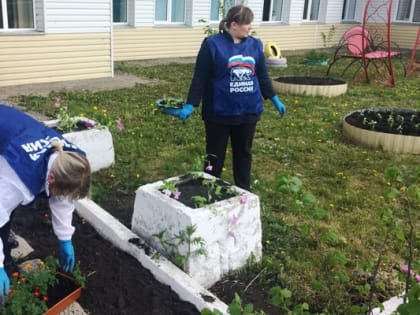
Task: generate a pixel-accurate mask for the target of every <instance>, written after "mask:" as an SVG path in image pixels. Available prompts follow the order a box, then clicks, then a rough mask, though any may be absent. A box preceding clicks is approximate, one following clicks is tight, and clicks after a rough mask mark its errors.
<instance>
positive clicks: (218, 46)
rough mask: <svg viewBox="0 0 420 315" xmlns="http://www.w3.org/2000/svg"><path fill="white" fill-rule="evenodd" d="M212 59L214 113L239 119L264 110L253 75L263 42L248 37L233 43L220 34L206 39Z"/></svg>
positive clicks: (254, 74)
mask: <svg viewBox="0 0 420 315" xmlns="http://www.w3.org/2000/svg"><path fill="white" fill-rule="evenodd" d="M207 42H208V45H209V48H210V53H211V55H212V58H213V63H214V65H215V67H214V72H215V73H214V79H213V111H214V112H213V114H214V115H220V116H240V115H249V114H255V115H259V114H261V112H262V111H263V104H262V97H261V90H260V86H259V83H258V78H257V76H256V73H255V65H256V63H257V61H258V58H260V56H261V54H260V52H261V51H262V43H261V41H260V40H258V39H256V38H254V37H252V36H249V37H247V38H246V39H245V40H243V41H242V42H241V43H239V44H234V43H233V42H232V41H231V40H230V39H229V38H227V37H226V36H224V35H222V34H216V35H213V36H210V37H209V38H207Z"/></svg>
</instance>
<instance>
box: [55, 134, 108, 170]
mask: <svg viewBox="0 0 420 315" xmlns="http://www.w3.org/2000/svg"><path fill="white" fill-rule="evenodd" d="M63 137H64V138H66V139H68V140H69V141H70V142H72V143H74V144H75V145H77V146H78V147H79V148H80V149H82V150H83V151H85V152H86V157H87V159H88V160H89V163H90V167H91V170H92V172H96V171H99V170H101V169H103V168H107V167H110V166H111V165H113V164H114V161H115V152H114V144H113V142H112V134H111V132H110V131H109V130H108V128H106V127H103V128H93V129H87V130H82V131H77V132H69V133H65V134H63Z"/></svg>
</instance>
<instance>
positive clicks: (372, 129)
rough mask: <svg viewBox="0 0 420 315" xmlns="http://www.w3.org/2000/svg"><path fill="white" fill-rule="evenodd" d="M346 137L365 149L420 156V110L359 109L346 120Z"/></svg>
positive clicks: (348, 115) (347, 116)
mask: <svg viewBox="0 0 420 315" xmlns="http://www.w3.org/2000/svg"><path fill="white" fill-rule="evenodd" d="M343 134H344V136H345V137H346V138H348V139H349V140H351V141H352V142H354V143H356V144H360V145H362V146H366V147H370V148H374V149H376V148H380V149H382V150H384V151H388V152H394V153H413V154H420V111H415V110H409V109H362V110H356V111H353V112H351V113H349V114H347V115H346V116H345V117H344V121H343Z"/></svg>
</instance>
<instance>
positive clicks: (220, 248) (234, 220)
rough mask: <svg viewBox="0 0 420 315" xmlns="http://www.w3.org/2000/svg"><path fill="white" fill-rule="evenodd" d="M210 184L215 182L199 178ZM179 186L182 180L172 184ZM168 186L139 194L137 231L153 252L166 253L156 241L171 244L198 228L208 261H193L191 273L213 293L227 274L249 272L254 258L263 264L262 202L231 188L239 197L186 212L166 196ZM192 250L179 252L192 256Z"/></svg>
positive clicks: (148, 187)
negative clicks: (160, 236)
mask: <svg viewBox="0 0 420 315" xmlns="http://www.w3.org/2000/svg"><path fill="white" fill-rule="evenodd" d="M199 174H200V176H202V177H204V178H207V179H215V178H214V177H213V176H211V175H208V174H206V173H199ZM167 181H173V182H175V183H177V182H181V181H182V178H181V177H173V178H169V179H167V180H166V181H165V182H167ZM163 184H164V181H158V182H155V183H151V184H147V185H144V186H141V187H139V188H138V190H137V192H136V199H135V203H134V212H133V217H132V227H131V229H132V231H133V232H134V233H136V234H137V235H139V236H140V237H141V238H143V239H144V240H146V241H147V242H148V243H149V244H150V245H151V246H152V247H153V248H155V249H157V250H158V251H159V252H161V253H164V252H165V251H164V247H163V246H162V244H161V240H160V239H158V238H156V237H155V236H154V235H155V234H158V233H161V232H164V233H165V237H166V238H167V239H171V238H173V237H175V236H176V235H177V234H179V233H180V232H182V231H185V230H186V229H187V227H189V226H195V227H196V231H195V234H194V237H201V238H202V239H203V240H204V242H205V245H204V247H205V250H206V252H207V254H206V255H191V256H190V257H189V259H188V261H187V263H186V265H185V266H186V270H185V271H186V272H187V273H188V274H189V275H190V276H191V277H192V278H193V279H195V280H196V281H197V282H198V283H199V284H200V285H202V286H204V287H207V288H208V287H210V286H211V285H212V284H214V283H215V282H217V281H218V280H220V279H221V278H222V276H223V275H225V274H226V273H228V272H230V271H233V270H236V269H238V268H240V267H242V266H244V265H245V264H246V262H247V260H248V259H249V258H250V257H251V256H254V257H255V259H256V260H257V261H259V260H260V259H261V255H262V244H261V220H260V203H259V198H258V196H256V195H254V194H252V193H250V192H248V191H245V190H243V189H240V188H239V187H236V186H231V187H232V188H233V189H234V190H235V191H236V192H237V195H236V196H234V197H230V198H228V199H225V200H221V201H217V202H215V203H213V204H210V205H207V206H205V207H201V208H195V209H193V208H191V207H188V206H185V205H184V204H183V203H181V202H179V201H178V200H176V199H174V198H171V197H170V196H168V195H167V194H164V193H163V192H162V191H161V187H162V185H163ZM187 251H188V248H187V247H186V246H182V247H180V248H179V253H180V254H181V255H186V254H187Z"/></svg>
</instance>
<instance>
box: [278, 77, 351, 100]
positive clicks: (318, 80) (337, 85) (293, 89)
mask: <svg viewBox="0 0 420 315" xmlns="http://www.w3.org/2000/svg"><path fill="white" fill-rule="evenodd" d="M273 87H274V89H275V90H276V92H277V93H279V94H283V93H289V94H297V95H313V96H316V95H320V96H327V97H334V96H338V95H341V94H344V93H346V91H347V83H346V81H343V80H339V79H334V78H329V77H308V76H306V77H304V76H301V77H299V76H285V77H277V78H274V79H273Z"/></svg>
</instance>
